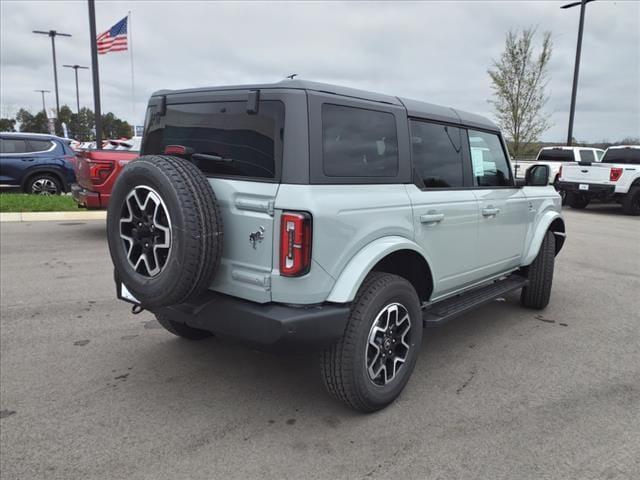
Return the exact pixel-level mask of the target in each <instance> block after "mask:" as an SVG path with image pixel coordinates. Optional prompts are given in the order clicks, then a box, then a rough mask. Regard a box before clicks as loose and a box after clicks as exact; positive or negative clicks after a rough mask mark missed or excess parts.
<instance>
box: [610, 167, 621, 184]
mask: <svg viewBox="0 0 640 480" xmlns="http://www.w3.org/2000/svg"><path fill="white" fill-rule="evenodd" d="M621 176H622V169H621V168H618V167H612V168H611V172H610V173H609V180H610V181H611V182H617V181H618V179H619V178H620V177H621Z"/></svg>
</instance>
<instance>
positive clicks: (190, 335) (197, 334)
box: [156, 313, 212, 340]
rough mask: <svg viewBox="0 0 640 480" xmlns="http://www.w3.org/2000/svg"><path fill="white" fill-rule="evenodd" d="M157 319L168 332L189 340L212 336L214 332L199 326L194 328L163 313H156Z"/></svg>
mask: <svg viewBox="0 0 640 480" xmlns="http://www.w3.org/2000/svg"><path fill="white" fill-rule="evenodd" d="M156 320H158V323H159V324H160V325H162V326H163V327H164V328H165V330H167V331H168V332H171V333H173V334H174V335H176V336H178V337H182V338H186V339H188V340H202V339H203V338H207V337H211V336H212V334H211V333H210V332H207V331H206V330H200V329H199V328H193V327H190V326H188V325H186V324H184V323H180V322H176V321H174V320H171V319H170V318H169V317H168V316H167V315H165V314H163V313H156Z"/></svg>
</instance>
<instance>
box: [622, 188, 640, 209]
mask: <svg viewBox="0 0 640 480" xmlns="http://www.w3.org/2000/svg"><path fill="white" fill-rule="evenodd" d="M622 212H623V213H626V214H627V215H640V185H636V186H635V187H631V188H630V189H629V191H628V192H627V194H626V195H625V196H624V198H623V199H622Z"/></svg>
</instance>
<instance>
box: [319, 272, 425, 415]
mask: <svg viewBox="0 0 640 480" xmlns="http://www.w3.org/2000/svg"><path fill="white" fill-rule="evenodd" d="M421 343H422V315H421V312H420V301H419V299H418V295H417V294H416V291H415V289H414V288H413V286H412V285H411V284H410V283H409V282H408V281H407V280H405V279H404V278H402V277H399V276H397V275H391V274H388V273H382V272H374V273H372V274H370V275H369V276H368V277H367V278H366V280H365V281H364V283H363V284H362V286H361V287H360V290H359V291H358V294H357V296H356V298H355V300H354V302H353V304H352V306H351V314H350V317H349V321H348V323H347V327H346V329H345V332H344V336H343V337H342V339H341V340H340V341H339V342H338V343H337V344H336V345H334V346H333V347H332V348H330V349H327V350H325V351H324V352H323V353H322V355H321V363H320V365H321V374H322V379H323V382H324V385H325V387H326V388H327V390H328V391H329V393H330V394H331V395H332V396H334V397H335V398H337V399H338V400H340V401H342V402H344V403H346V404H347V405H348V406H350V407H351V408H354V409H356V410H360V411H363V412H373V411H376V410H380V409H381V408H384V407H385V406H386V405H388V404H390V403H391V402H393V401H394V400H395V399H396V397H398V395H400V393H401V392H402V390H403V388H404V387H405V385H406V384H407V382H408V381H409V377H410V376H411V373H412V372H413V368H414V367H415V364H416V360H417V358H418V353H419V351H420V345H421Z"/></svg>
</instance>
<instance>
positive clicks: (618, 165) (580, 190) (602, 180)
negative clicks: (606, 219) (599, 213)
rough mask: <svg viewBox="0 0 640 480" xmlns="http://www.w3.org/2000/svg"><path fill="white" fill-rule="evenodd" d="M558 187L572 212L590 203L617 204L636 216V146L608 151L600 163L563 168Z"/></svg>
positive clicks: (639, 184) (639, 192)
mask: <svg viewBox="0 0 640 480" xmlns="http://www.w3.org/2000/svg"><path fill="white" fill-rule="evenodd" d="M558 187H559V188H560V190H561V191H562V192H565V193H566V195H567V203H568V204H569V206H571V207H573V208H585V207H586V206H587V205H588V204H589V202H591V200H592V199H594V198H597V199H599V200H602V201H617V202H619V203H621V204H622V211H623V212H624V213H626V214H628V215H640V145H619V146H615V147H609V148H608V149H607V151H606V152H605V154H604V157H603V158H602V162H601V163H594V164H587V163H583V162H581V163H580V164H578V165H566V164H565V165H563V166H562V169H561V175H560V181H559V182H558Z"/></svg>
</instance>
